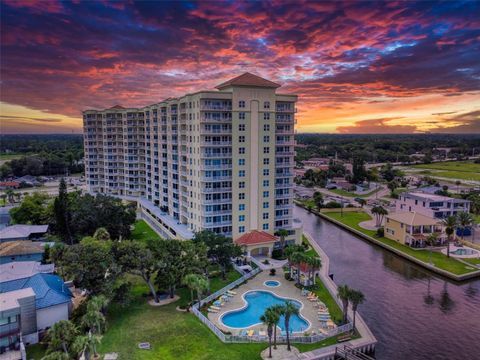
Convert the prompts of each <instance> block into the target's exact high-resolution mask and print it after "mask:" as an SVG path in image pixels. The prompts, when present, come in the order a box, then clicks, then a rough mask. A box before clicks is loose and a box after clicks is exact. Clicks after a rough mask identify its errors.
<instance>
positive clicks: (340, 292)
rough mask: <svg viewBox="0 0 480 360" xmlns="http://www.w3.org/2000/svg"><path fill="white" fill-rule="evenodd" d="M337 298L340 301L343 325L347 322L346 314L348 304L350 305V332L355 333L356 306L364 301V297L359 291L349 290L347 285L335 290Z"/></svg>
mask: <svg viewBox="0 0 480 360" xmlns="http://www.w3.org/2000/svg"><path fill="white" fill-rule="evenodd" d="M337 297H338V298H339V299H340V300H341V301H342V308H343V309H342V310H343V323H344V324H346V323H347V322H348V317H347V312H348V304H349V303H351V304H352V311H353V327H352V331H355V317H356V313H357V308H358V305H360V304H362V303H363V302H364V301H365V295H363V293H362V292H361V291H360V290H355V289H352V288H350V287H349V286H348V285H340V286H339V287H338V289H337Z"/></svg>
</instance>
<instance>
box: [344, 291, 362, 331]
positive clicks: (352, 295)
mask: <svg viewBox="0 0 480 360" xmlns="http://www.w3.org/2000/svg"><path fill="white" fill-rule="evenodd" d="M348 299H349V300H350V302H351V303H352V311H353V327H352V331H355V315H356V313H357V308H358V305H360V304H362V303H363V302H364V301H365V295H363V293H362V292H361V291H359V290H355V289H350V291H349V296H348Z"/></svg>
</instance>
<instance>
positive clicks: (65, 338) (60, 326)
mask: <svg viewBox="0 0 480 360" xmlns="http://www.w3.org/2000/svg"><path fill="white" fill-rule="evenodd" d="M47 334H48V350H47V352H48V353H51V352H57V351H63V353H65V354H67V355H71V352H72V344H73V342H74V340H75V338H76V336H77V335H78V329H77V327H76V326H75V325H74V324H73V323H72V322H71V321H69V320H60V321H59V322H56V323H55V324H53V325H52V327H51V328H50V329H49V330H48V333H47Z"/></svg>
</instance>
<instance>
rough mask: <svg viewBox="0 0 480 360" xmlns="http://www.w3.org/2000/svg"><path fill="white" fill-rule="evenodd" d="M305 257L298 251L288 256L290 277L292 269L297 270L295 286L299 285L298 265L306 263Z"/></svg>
mask: <svg viewBox="0 0 480 360" xmlns="http://www.w3.org/2000/svg"><path fill="white" fill-rule="evenodd" d="M306 260H307V259H306V256H305V254H304V253H301V252H299V251H296V252H293V253H291V254H290V256H289V259H288V261H289V263H290V275H291V271H292V267H296V268H297V284H298V285H300V264H301V263H304V262H305V261H306Z"/></svg>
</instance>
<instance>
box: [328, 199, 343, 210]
mask: <svg viewBox="0 0 480 360" xmlns="http://www.w3.org/2000/svg"><path fill="white" fill-rule="evenodd" d="M324 207H325V208H327V209H339V208H341V207H342V204H340V203H338V202H336V201H330V202H328V203H326V204H325V206H324Z"/></svg>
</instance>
